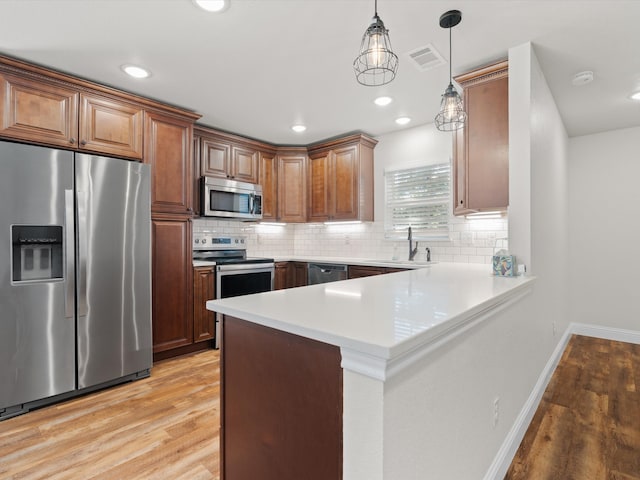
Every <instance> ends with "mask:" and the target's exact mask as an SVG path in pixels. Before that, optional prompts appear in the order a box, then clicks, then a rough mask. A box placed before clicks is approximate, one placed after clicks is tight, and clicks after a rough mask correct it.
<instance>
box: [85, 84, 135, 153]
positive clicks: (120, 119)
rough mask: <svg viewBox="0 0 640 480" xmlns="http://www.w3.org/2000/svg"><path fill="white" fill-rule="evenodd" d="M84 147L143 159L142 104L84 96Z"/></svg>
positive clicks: (98, 151)
mask: <svg viewBox="0 0 640 480" xmlns="http://www.w3.org/2000/svg"><path fill="white" fill-rule="evenodd" d="M80 105H81V107H80V134H79V137H80V148H81V149H82V150H89V151H92V152H97V153H104V154H107V155H115V156H118V157H119V156H123V157H132V158H137V159H141V158H142V122H143V120H144V118H143V110H142V108H141V107H139V106H136V105H132V104H129V103H125V102H117V101H115V100H112V99H109V98H105V97H100V96H97V95H88V94H84V93H83V94H81V95H80Z"/></svg>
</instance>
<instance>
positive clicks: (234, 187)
mask: <svg viewBox="0 0 640 480" xmlns="http://www.w3.org/2000/svg"><path fill="white" fill-rule="evenodd" d="M200 215H202V216H203V217H220V218H228V219H236V220H244V221H249V220H260V219H262V186H261V185H256V184H253V183H246V182H238V181H235V180H227V179H226V178H215V177H202V178H201V184H200Z"/></svg>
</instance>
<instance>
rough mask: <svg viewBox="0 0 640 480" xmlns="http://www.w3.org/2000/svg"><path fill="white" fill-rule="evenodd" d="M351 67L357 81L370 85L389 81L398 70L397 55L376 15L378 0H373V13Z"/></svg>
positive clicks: (386, 31)
mask: <svg viewBox="0 0 640 480" xmlns="http://www.w3.org/2000/svg"><path fill="white" fill-rule="evenodd" d="M353 69H354V70H355V74H356V79H357V80H358V83H360V84H362V85H367V86H372V87H375V86H378V85H384V84H386V83H389V82H390V81H391V80H393V79H394V78H395V76H396V72H397V71H398V56H397V55H396V54H395V53H393V51H392V50H391V40H389V30H387V29H386V28H385V26H384V23H383V22H382V20H381V19H380V17H379V16H378V0H375V14H374V15H373V18H372V19H371V25H369V28H367V31H366V32H364V35H363V36H362V43H361V44H360V53H359V54H358V56H357V57H356V59H355V60H354V61H353Z"/></svg>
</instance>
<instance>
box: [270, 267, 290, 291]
mask: <svg viewBox="0 0 640 480" xmlns="http://www.w3.org/2000/svg"><path fill="white" fill-rule="evenodd" d="M289 265H290V262H276V264H275V273H274V279H273V289H274V290H282V289H284V288H289V287H290V286H291V285H290V283H289Z"/></svg>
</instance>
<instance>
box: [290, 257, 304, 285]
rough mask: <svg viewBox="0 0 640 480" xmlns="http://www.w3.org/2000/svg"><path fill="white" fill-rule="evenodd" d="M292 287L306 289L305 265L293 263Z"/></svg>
mask: <svg viewBox="0 0 640 480" xmlns="http://www.w3.org/2000/svg"><path fill="white" fill-rule="evenodd" d="M293 271H294V274H293V285H292V286H294V287H306V286H307V282H308V279H307V264H306V263H304V262H294V263H293Z"/></svg>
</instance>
